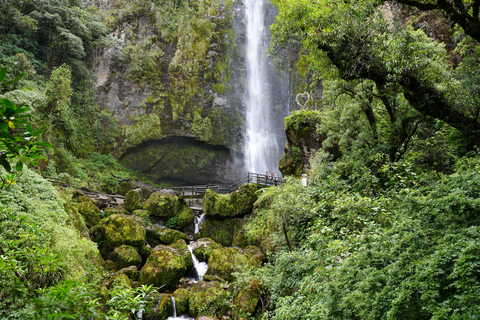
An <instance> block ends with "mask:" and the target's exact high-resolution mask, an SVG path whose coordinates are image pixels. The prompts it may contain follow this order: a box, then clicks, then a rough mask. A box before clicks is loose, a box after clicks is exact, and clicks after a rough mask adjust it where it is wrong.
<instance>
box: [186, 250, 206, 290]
mask: <svg viewBox="0 0 480 320" xmlns="http://www.w3.org/2000/svg"><path fill="white" fill-rule="evenodd" d="M188 250H190V253H191V254H192V260H193V268H194V269H195V271H196V273H197V276H196V277H195V280H194V282H198V281H201V280H202V279H203V276H204V275H205V273H207V270H208V265H207V263H206V262H200V261H198V259H197V257H195V255H194V254H193V250H192V244H189V245H188Z"/></svg>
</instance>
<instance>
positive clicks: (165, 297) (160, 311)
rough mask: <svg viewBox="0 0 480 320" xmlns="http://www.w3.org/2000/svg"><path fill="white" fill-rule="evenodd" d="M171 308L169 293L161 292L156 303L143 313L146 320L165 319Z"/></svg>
mask: <svg viewBox="0 0 480 320" xmlns="http://www.w3.org/2000/svg"><path fill="white" fill-rule="evenodd" d="M170 310H172V298H171V296H170V295H169V294H166V293H161V294H160V295H159V297H158V303H157V304H156V305H155V306H154V307H153V308H151V309H150V310H149V312H147V313H146V314H145V316H146V318H147V319H148V320H165V319H167V318H168V316H169V314H170Z"/></svg>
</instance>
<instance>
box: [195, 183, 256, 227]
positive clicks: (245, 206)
mask: <svg viewBox="0 0 480 320" xmlns="http://www.w3.org/2000/svg"><path fill="white" fill-rule="evenodd" d="M258 189H259V187H258V186H257V185H256V184H253V183H248V184H245V185H243V186H241V187H240V188H238V190H236V191H235V192H232V193H231V194H218V193H215V192H213V191H212V190H210V189H207V191H206V193H205V196H204V198H203V211H204V212H205V215H206V216H207V217H215V218H221V219H224V218H232V217H235V216H243V215H245V214H247V213H250V212H252V208H253V204H254V203H255V201H256V200H257V197H258V196H257V194H256V191H257V190H258Z"/></svg>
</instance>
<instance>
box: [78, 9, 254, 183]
mask: <svg viewBox="0 0 480 320" xmlns="http://www.w3.org/2000/svg"><path fill="white" fill-rule="evenodd" d="M85 4H86V5H87V6H89V5H90V6H96V7H97V8H98V11H99V13H100V14H101V15H102V16H103V17H104V19H105V21H107V23H108V24H109V26H110V28H111V29H112V30H113V31H112V33H111V34H110V35H109V37H108V39H106V40H105V41H104V44H103V45H101V46H100V47H99V48H98V50H97V53H96V56H95V66H94V73H95V75H96V77H97V81H96V85H95V91H96V96H97V101H98V103H99V105H100V106H101V107H102V108H103V109H106V110H108V111H109V112H111V113H112V114H113V115H114V117H115V118H116V119H117V120H118V122H119V124H120V126H121V132H122V135H121V137H120V138H119V139H118V140H117V143H116V145H115V146H114V150H113V153H114V155H115V156H116V157H118V158H120V161H121V162H122V163H123V164H124V165H126V166H127V167H129V168H132V169H136V170H138V171H141V172H143V173H144V174H146V175H147V176H148V177H150V178H152V179H153V180H154V181H155V182H162V181H163V182H165V181H168V182H170V183H182V184H183V183H187V184H188V183H193V182H199V179H197V178H195V179H189V178H188V177H195V176H196V175H198V173H199V172H201V174H200V176H201V179H202V180H203V179H204V180H203V181H202V182H203V183H206V182H214V181H219V180H221V179H224V178H225V177H227V180H231V179H228V177H232V179H238V178H239V177H241V176H242V175H243V165H241V164H239V163H238V161H236V160H235V159H236V158H240V157H236V156H235V151H237V152H238V151H240V150H241V148H242V140H243V131H244V130H243V128H244V116H243V113H244V110H243V106H242V97H243V94H244V87H245V78H246V77H245V70H246V68H245V62H244V51H245V49H244V46H245V37H244V34H245V32H244V29H245V17H244V10H243V4H242V2H241V1H238V0H233V1H230V0H211V1H203V0H196V1H190V2H186V1H173V0H171V1H168V0H167V1H162V2H161V3H160V2H158V1H146V0H131V1H122V0H85ZM177 142H178V143H179V145H178V146H177V145H176V143H177ZM213 146H215V147H213ZM167 151H168V152H167ZM167 153H168V157H166V155H167ZM155 157H158V158H155ZM198 157H204V158H203V161H201V162H203V163H205V162H207V163H206V164H205V165H204V166H203V167H198V165H197V166H194V168H191V167H190V166H189V165H187V164H188V163H192V161H194V159H196V158H198ZM167 158H168V159H169V161H162V160H161V159H167ZM210 159H212V161H213V159H215V161H214V162H215V163H214V165H213V162H212V163H210V164H211V165H210V164H209V163H208V161H209V160H210ZM160 164H161V169H160V168H159V166H160ZM189 168H190V169H189ZM224 182H228V181H224Z"/></svg>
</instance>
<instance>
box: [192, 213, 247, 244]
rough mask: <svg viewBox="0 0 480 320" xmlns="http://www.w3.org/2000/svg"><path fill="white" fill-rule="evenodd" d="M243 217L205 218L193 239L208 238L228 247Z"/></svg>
mask: <svg viewBox="0 0 480 320" xmlns="http://www.w3.org/2000/svg"><path fill="white" fill-rule="evenodd" d="M244 223H245V221H244V220H243V219H239V218H235V219H226V220H216V219H209V218H206V219H205V220H204V221H203V222H202V223H201V224H200V226H199V230H198V232H197V233H196V234H195V239H201V238H210V239H212V240H213V241H215V242H218V243H220V244H221V245H222V246H225V247H228V246H231V245H232V242H233V237H234V235H235V232H237V231H238V230H240V229H241V228H242V226H243V225H244Z"/></svg>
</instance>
